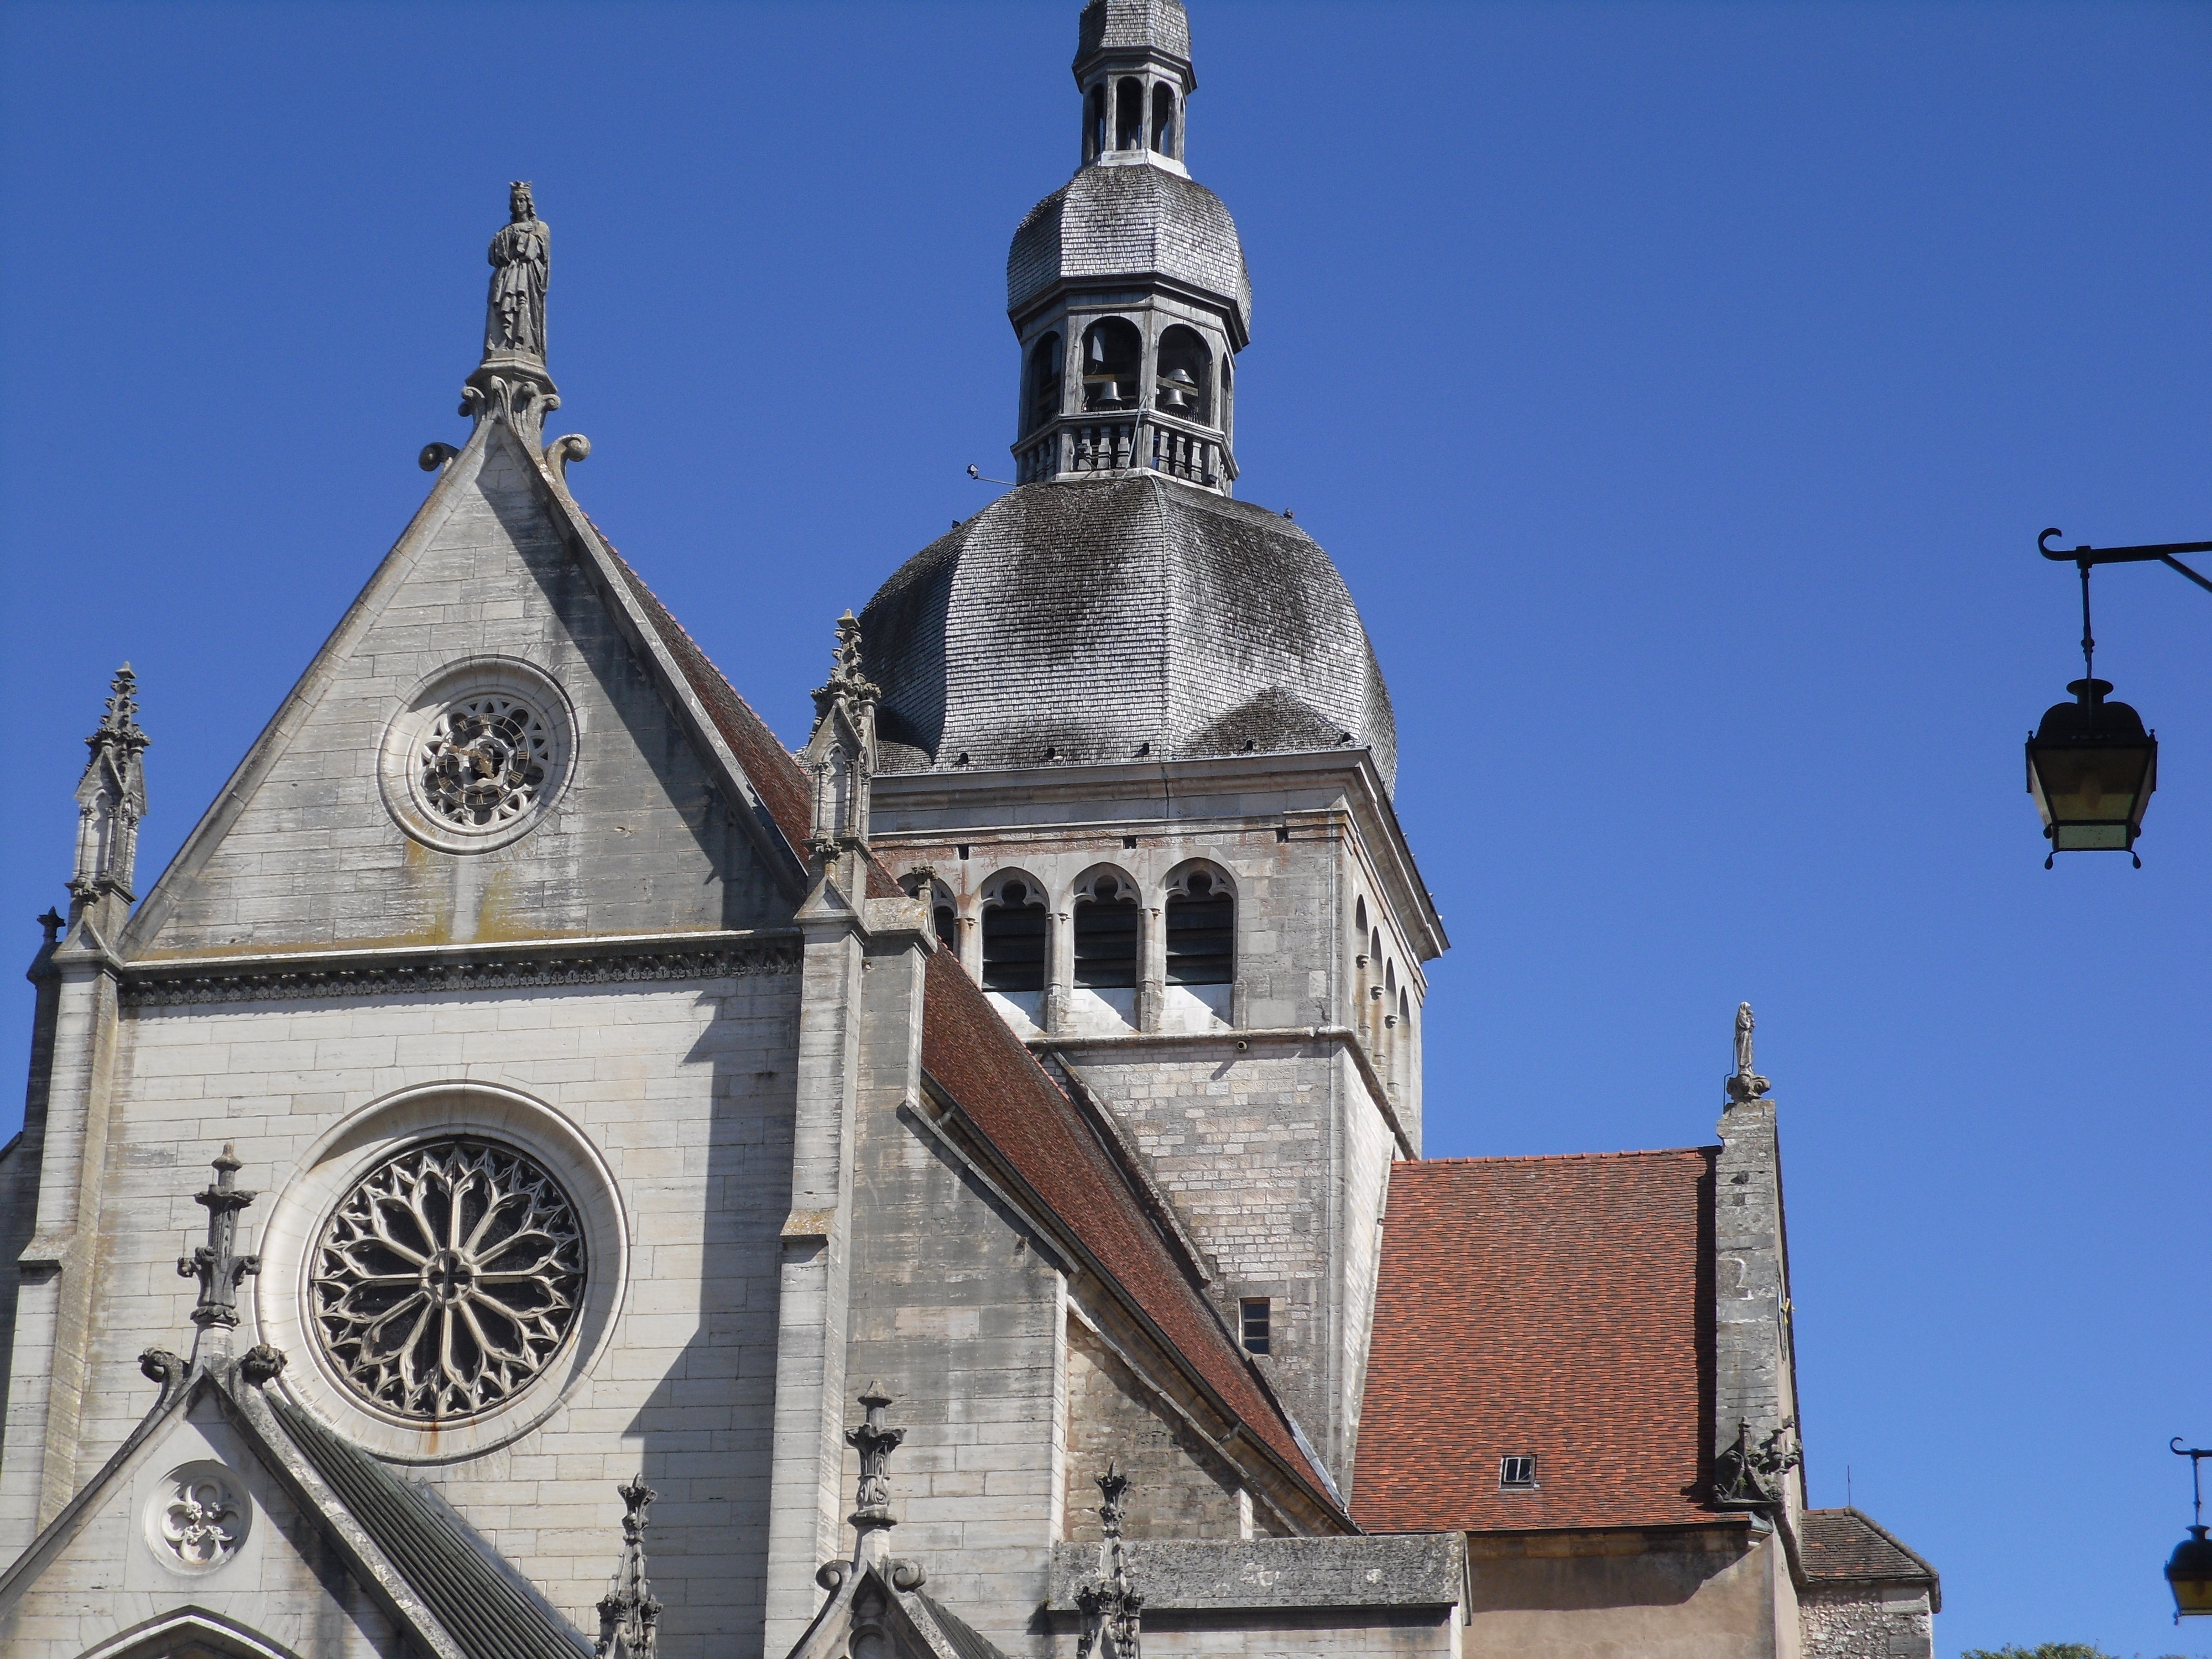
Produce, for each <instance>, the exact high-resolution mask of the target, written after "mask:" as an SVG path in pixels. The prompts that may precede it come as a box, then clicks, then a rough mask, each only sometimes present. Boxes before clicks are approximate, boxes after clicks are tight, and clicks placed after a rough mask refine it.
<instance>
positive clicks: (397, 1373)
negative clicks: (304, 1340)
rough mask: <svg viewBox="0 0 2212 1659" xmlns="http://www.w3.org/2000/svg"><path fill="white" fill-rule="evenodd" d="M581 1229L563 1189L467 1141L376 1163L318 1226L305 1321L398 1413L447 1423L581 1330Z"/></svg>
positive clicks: (367, 1394)
mask: <svg viewBox="0 0 2212 1659" xmlns="http://www.w3.org/2000/svg"><path fill="white" fill-rule="evenodd" d="M584 1272H585V1263H584V1235H583V1230H582V1228H581V1226H580V1225H579V1223H578V1221H577V1217H576V1211H575V1206H574V1205H572V1204H571V1203H570V1202H569V1201H568V1194H566V1193H564V1192H562V1190H561V1187H560V1183H559V1182H556V1181H555V1180H554V1179H553V1177H552V1176H550V1175H548V1174H547V1173H546V1172H545V1171H544V1170H542V1169H540V1168H538V1165H537V1164H533V1163H532V1161H531V1160H530V1159H529V1158H526V1157H525V1156H523V1155H522V1154H521V1153H520V1152H516V1151H514V1150H513V1148H511V1147H507V1146H501V1145H499V1144H497V1143H496V1142H494V1141H489V1140H479V1139H471V1138H455V1139H444V1140H438V1141H432V1142H429V1143H427V1144H424V1145H420V1146H414V1147H411V1148H410V1149H409V1150H408V1151H407V1152H403V1153H401V1154H400V1155H399V1156H398V1157H397V1158H392V1159H391V1160H390V1161H389V1162H388V1163H386V1164H383V1165H381V1166H380V1167H379V1168H378V1169H377V1170H375V1171H374V1173H372V1174H371V1175H370V1176H368V1179H366V1180H365V1181H362V1182H361V1183H360V1184H359V1185H358V1186H356V1188H354V1189H353V1191H352V1192H351V1193H350V1194H348V1195H347V1196H346V1198H345V1199H344V1200H343V1201H342V1202H341V1203H340V1204H339V1205H338V1206H337V1211H336V1212H334V1213H333V1214H332V1215H331V1218H330V1221H329V1223H328V1225H325V1228H324V1229H323V1234H322V1238H321V1241H320V1243H319V1244H318V1245H317V1247H316V1251H315V1261H314V1266H313V1273H312V1279H313V1293H314V1304H315V1305H314V1320H315V1324H316V1328H317V1334H318V1335H319V1338H320V1339H321V1342H322V1346H323V1351H324V1352H325V1354H326V1355H327V1356H328V1358H329V1359H330V1361H331V1366H332V1368H333V1369H334V1370H336V1371H337V1374H338V1375H339V1376H342V1377H343V1378H344V1379H345V1381H346V1383H347V1385H348V1386H349V1387H350V1388H351V1389H353V1390H354V1391H355V1392H356V1394H358V1395H361V1396H362V1398H363V1399H365V1400H368V1401H371V1402H372V1403H373V1404H374V1405H376V1406H378V1407H381V1408H383V1409H384V1410H386V1411H387V1412H391V1413H396V1414H398V1415H399V1416H401V1417H405V1418H410V1419H431V1420H448V1419H456V1418H463V1417H469V1416H472V1415H474V1414H476V1413H479V1412H483V1411H488V1410H489V1409H491V1408H492V1407H495V1406H498V1405H500V1404H501V1403H502V1402H504V1401H507V1400H509V1399H511V1398H513V1396H514V1395H516V1394H518V1393H519V1392H520V1391H521V1390H522V1389H524V1388H525V1387H526V1386H527V1385H528V1383H530V1381H531V1379H532V1378H533V1377H535V1376H537V1375H538V1373H539V1372H540V1371H542V1370H544V1369H545V1367H546V1365H547V1364H549V1363H550V1361H551V1359H552V1358H553V1357H554V1355H555V1354H556V1352H558V1351H559V1350H560V1348H561V1346H562V1344H563V1343H564V1342H565V1341H567V1340H568V1334H569V1332H570V1330H571V1329H572V1328H574V1324H575V1322H576V1312H577V1308H578V1305H579V1304H580V1300H581V1298H582V1295H583V1289H584Z"/></svg>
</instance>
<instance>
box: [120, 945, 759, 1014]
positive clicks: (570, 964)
mask: <svg viewBox="0 0 2212 1659" xmlns="http://www.w3.org/2000/svg"><path fill="white" fill-rule="evenodd" d="M799 959H800V949H799V943H798V941H797V940H795V939H774V940H764V941H763V942H761V943H759V944H757V945H756V944H750V943H749V944H745V945H725V946H720V947H718V948H716V949H714V950H710V951H684V950H670V951H623V952H617V953H613V954H609V955H604V956H598V955H595V956H577V957H544V956H530V957H519V958H517V957H481V958H472V959H469V960H465V961H455V960H452V959H431V960H416V961H412V962H405V961H401V962H384V963H375V964H374V965H367V966H362V967H358V968H356V967H331V968H307V969H297V968H282V967H277V966H276V965H274V964H271V965H270V966H269V967H266V968H256V969H251V970H247V971H242V972H237V973H224V972H222V971H220V970H219V969H218V970H215V971H209V970H205V969H196V970H193V971H190V972H177V973H165V972H163V971H161V969H150V970H148V969H140V970H138V971H136V972H134V973H132V974H131V975H130V977H129V978H127V979H126V980H125V981H124V984H123V987H122V992H121V995H122V1000H123V1002H124V1004H125V1006H138V1007H145V1006H156V1007H159V1006H180V1005H185V1004H192V1003H205V1002H270V1001H291V1000H296V999H299V998H302V997H392V996H410V995H417V994H423V993H428V992H450V991H504V990H527V989H532V988H534V987H545V986H566V985H627V984H642V983H647V982H650V981H658V980H712V979H737V978H742V977H749V976H752V975H763V974H790V973H796V972H797V971H798V970H799Z"/></svg>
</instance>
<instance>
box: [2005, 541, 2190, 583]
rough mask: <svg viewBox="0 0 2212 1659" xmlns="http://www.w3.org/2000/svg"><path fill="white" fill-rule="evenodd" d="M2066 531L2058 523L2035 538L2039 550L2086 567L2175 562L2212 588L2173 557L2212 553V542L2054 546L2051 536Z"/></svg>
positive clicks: (2044, 553) (2062, 562)
mask: <svg viewBox="0 0 2212 1659" xmlns="http://www.w3.org/2000/svg"><path fill="white" fill-rule="evenodd" d="M2065 533H2066V532H2064V531H2063V530H2060V529H2058V528H2057V526H2052V527H2051V529H2049V530H2046V531H2045V532H2043V533H2042V534H2041V535H2040V536H2038V537H2037V538H2035V545H2036V549H2037V550H2038V551H2039V552H2040V553H2041V554H2042V555H2043V556H2044V557H2045V558H2046V559H2051V560H2054V561H2056V562H2058V563H2060V564H2077V565H2079V566H2081V568H2083V569H2084V570H2087V568H2089V567H2090V566H2092V565H2098V564H2145V563H2148V562H2150V561H2151V560H2153V559H2155V560H2157V561H2159V562H2160V563H2163V564H2171V565H2173V568H2175V569H2176V570H2179V572H2180V573H2181V574H2183V575H2185V576H2186V577H2188V578H2189V580H2191V581H2193V582H2195V583H2197V585H2198V586H2201V587H2205V588H2212V581H2207V580H2205V579H2204V578H2203V577H2202V576H2200V575H2198V574H2197V573H2196V572H2195V571H2194V570H2191V568H2189V567H2188V566H2187V565H2185V564H2177V563H2175V562H2174V555H2175V554H2177V553H2212V542H2160V543H2158V544H2155V545H2146V546H2142V547H2091V546H2090V545H2089V544H2087V543H2086V542H2085V543H2083V544H2081V546H2079V547H2076V548H2073V549H2070V550H2069V549H2067V548H2063V547H2053V546H2051V538H2052V537H2053V536H2063V535H2064V534H2065Z"/></svg>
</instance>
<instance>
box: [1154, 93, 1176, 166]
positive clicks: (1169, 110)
mask: <svg viewBox="0 0 2212 1659" xmlns="http://www.w3.org/2000/svg"><path fill="white" fill-rule="evenodd" d="M1175 125H1176V118H1175V92H1174V89H1173V88H1170V86H1168V84H1167V83H1166V82H1160V83H1159V84H1158V85H1157V86H1155V87H1154V88H1152V154H1153V155H1169V156H1172V155H1174V154H1175V153H1176V131H1175Z"/></svg>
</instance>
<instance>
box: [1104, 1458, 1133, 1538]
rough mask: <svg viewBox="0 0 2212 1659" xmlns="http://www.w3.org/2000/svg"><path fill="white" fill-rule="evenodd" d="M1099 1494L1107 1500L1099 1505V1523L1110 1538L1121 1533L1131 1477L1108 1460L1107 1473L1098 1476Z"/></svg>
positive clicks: (1112, 1461)
mask: <svg viewBox="0 0 2212 1659" xmlns="http://www.w3.org/2000/svg"><path fill="white" fill-rule="evenodd" d="M1098 1495H1099V1496H1100V1497H1101V1498H1103V1499H1104V1500H1105V1501H1104V1502H1103V1503H1102V1504H1099V1506H1098V1524H1099V1526H1100V1527H1101V1528H1103V1530H1104V1532H1105V1534H1106V1535H1107V1536H1108V1537H1109V1538H1119V1537H1120V1536H1121V1512H1122V1508H1123V1505H1124V1504H1126V1502H1127V1498H1128V1495H1129V1477H1128V1476H1127V1475H1126V1474H1122V1473H1121V1470H1120V1469H1119V1468H1116V1467H1115V1463H1114V1460H1113V1459H1112V1458H1110V1457H1109V1458H1108V1459H1107V1460H1106V1473H1105V1474H1102V1475H1100V1476H1099V1477H1098Z"/></svg>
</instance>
